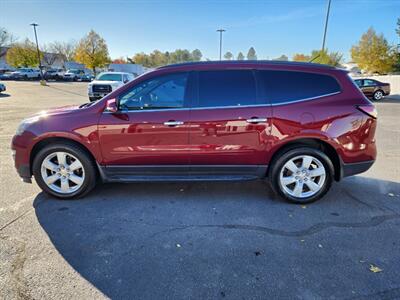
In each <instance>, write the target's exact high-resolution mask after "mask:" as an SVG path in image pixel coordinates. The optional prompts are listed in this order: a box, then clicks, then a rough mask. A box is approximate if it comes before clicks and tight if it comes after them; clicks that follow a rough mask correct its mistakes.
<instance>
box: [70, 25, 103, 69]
mask: <svg viewBox="0 0 400 300" xmlns="http://www.w3.org/2000/svg"><path fill="white" fill-rule="evenodd" d="M75 60H76V61H77V62H80V63H82V64H84V65H85V66H86V67H87V68H89V69H92V70H93V73H96V68H98V67H104V66H105V65H106V64H108V63H109V62H110V57H109V55H108V47H107V44H106V41H105V40H104V39H103V38H102V37H101V36H100V35H99V34H97V33H96V32H95V31H94V30H91V31H90V32H89V33H88V34H87V35H86V36H85V37H83V38H82V39H81V40H80V41H79V43H78V46H77V48H76V52H75Z"/></svg>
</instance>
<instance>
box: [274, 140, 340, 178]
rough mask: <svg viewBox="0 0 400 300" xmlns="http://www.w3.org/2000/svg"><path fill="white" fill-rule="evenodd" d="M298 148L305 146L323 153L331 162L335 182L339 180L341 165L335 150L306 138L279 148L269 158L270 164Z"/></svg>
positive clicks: (320, 141)
mask: <svg viewBox="0 0 400 300" xmlns="http://www.w3.org/2000/svg"><path fill="white" fill-rule="evenodd" d="M299 146H307V147H311V148H314V149H318V150H320V151H322V152H324V153H325V154H326V155H327V156H328V157H329V159H330V160H331V161H332V164H333V168H334V172H335V174H334V178H335V180H336V181H339V180H340V178H341V164H340V158H339V155H338V154H337V152H336V150H335V148H333V147H332V146H331V145H329V144H328V143H327V142H324V141H322V140H319V139H312V138H307V139H298V140H295V141H291V142H289V143H287V144H285V145H283V146H281V147H280V148H279V149H278V150H277V151H275V153H274V155H273V156H272V158H271V163H273V162H274V161H275V160H276V159H277V158H278V157H279V155H281V154H283V153H285V152H287V151H289V150H291V149H293V148H295V147H299ZM271 165H272V164H271Z"/></svg>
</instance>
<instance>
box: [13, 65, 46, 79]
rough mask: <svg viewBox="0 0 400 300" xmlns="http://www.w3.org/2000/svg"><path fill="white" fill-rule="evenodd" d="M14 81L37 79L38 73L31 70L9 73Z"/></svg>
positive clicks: (21, 69)
mask: <svg viewBox="0 0 400 300" xmlns="http://www.w3.org/2000/svg"><path fill="white" fill-rule="evenodd" d="M11 76H12V77H13V78H14V79H25V80H28V79H39V78H40V71H39V70H36V69H32V68H20V69H18V70H17V71H14V72H12V73H11Z"/></svg>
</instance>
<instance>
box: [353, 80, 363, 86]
mask: <svg viewBox="0 0 400 300" xmlns="http://www.w3.org/2000/svg"><path fill="white" fill-rule="evenodd" d="M354 82H355V83H356V84H357V86H359V87H362V85H363V81H362V80H361V79H357V80H354Z"/></svg>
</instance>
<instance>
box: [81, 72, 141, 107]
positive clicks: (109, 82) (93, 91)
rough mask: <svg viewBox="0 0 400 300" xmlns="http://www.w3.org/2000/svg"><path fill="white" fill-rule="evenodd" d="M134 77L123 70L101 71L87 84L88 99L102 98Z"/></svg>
mask: <svg viewBox="0 0 400 300" xmlns="http://www.w3.org/2000/svg"><path fill="white" fill-rule="evenodd" d="M134 78H135V77H134V76H133V74H131V73H124V72H103V73H100V74H99V75H97V77H96V78H95V80H93V81H92V82H91V83H89V85H88V95H89V99H90V101H95V100H98V99H100V98H103V97H104V96H106V95H107V94H109V93H111V92H112V91H115V90H116V89H117V88H119V87H121V86H123V85H124V84H126V83H128V82H129V81H131V80H133V79H134Z"/></svg>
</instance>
